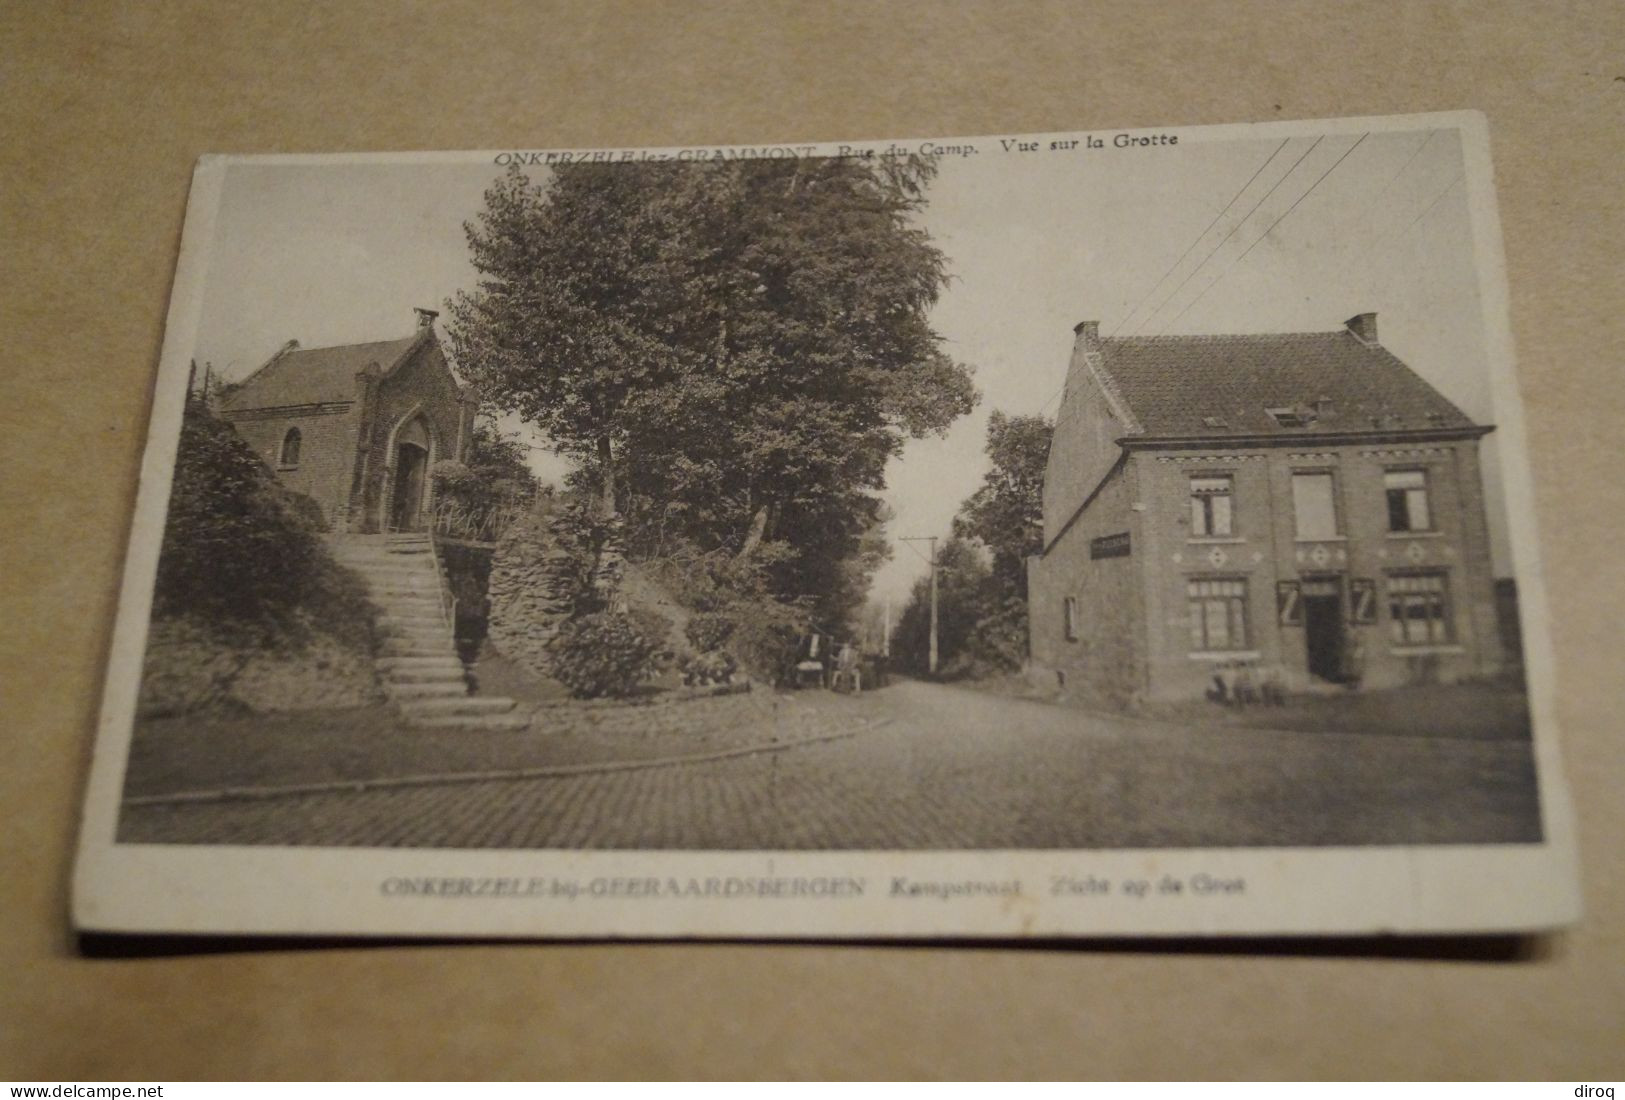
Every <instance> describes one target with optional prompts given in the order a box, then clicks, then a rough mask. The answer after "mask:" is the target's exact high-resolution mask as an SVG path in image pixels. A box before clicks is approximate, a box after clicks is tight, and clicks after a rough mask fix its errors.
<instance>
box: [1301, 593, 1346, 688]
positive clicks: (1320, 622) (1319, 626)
mask: <svg viewBox="0 0 1625 1100" xmlns="http://www.w3.org/2000/svg"><path fill="white" fill-rule="evenodd" d="M1303 627H1304V631H1303V632H1304V641H1305V643H1306V644H1307V646H1308V649H1309V674H1310V675H1311V676H1317V677H1319V678H1320V679H1322V680H1327V681H1330V682H1332V683H1340V682H1342V680H1343V673H1344V669H1343V634H1344V627H1343V578H1342V577H1305V578H1304V581H1303Z"/></svg>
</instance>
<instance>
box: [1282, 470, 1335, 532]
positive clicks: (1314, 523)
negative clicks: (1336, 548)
mask: <svg viewBox="0 0 1625 1100" xmlns="http://www.w3.org/2000/svg"><path fill="white" fill-rule="evenodd" d="M1292 512H1293V515H1295V516H1296V517H1297V521H1298V538H1300V539H1309V540H1313V539H1334V538H1336V537H1337V494H1336V487H1335V483H1334V481H1333V479H1332V475H1331V473H1330V472H1329V471H1318V472H1314V473H1301V474H1293V475H1292Z"/></svg>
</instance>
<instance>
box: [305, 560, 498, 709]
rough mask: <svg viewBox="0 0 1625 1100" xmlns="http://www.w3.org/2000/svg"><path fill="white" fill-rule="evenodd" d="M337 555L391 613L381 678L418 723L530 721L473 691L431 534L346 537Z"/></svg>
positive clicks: (384, 622)
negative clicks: (443, 599)
mask: <svg viewBox="0 0 1625 1100" xmlns="http://www.w3.org/2000/svg"><path fill="white" fill-rule="evenodd" d="M332 549H333V556H334V557H336V558H337V559H338V560H339V562H340V563H342V564H343V565H345V566H348V567H349V568H351V569H353V570H355V571H356V572H357V573H359V574H361V576H362V577H363V578H364V579H365V580H366V582H367V588H368V590H369V594H370V595H371V597H372V601H373V603H375V604H377V605H378V607H379V608H380V609H382V611H383V613H384V614H383V617H382V619H380V621H379V627H380V629H381V630H382V632H383V635H384V640H383V645H382V654H381V655H380V656H379V658H378V662H377V664H378V676H379V679H380V680H381V681H382V682H383V685H384V691H385V692H386V693H387V694H388V695H389V698H390V701H391V702H393V703H394V704H395V705H396V706H397V707H399V708H400V711H401V714H402V715H403V716H404V717H405V718H406V720H407V721H408V722H410V723H411V724H412V725H414V726H453V727H458V728H462V729H520V728H522V727H524V726H526V725H528V724H529V719H528V718H527V717H526V716H525V715H523V714H517V713H515V712H514V701H513V700H512V699H508V698H505V697H502V696H491V695H470V694H469V693H468V678H467V676H466V675H465V673H464V671H463V662H462V660H461V659H460V658H459V657H458V656H457V646H456V642H455V641H454V640H453V636H452V626H451V624H450V623H449V622H447V621H446V613H445V610H444V608H443V607H442V605H441V580H440V572H439V569H438V567H437V566H436V564H435V556H434V550H433V547H432V546H431V545H430V544H429V536H428V535H425V534H403V535H345V536H341V537H338V538H335V539H334V540H333V543H332Z"/></svg>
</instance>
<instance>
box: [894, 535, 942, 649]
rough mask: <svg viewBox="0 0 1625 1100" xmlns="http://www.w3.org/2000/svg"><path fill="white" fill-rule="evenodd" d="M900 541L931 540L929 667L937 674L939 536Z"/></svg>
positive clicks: (916, 537)
mask: <svg viewBox="0 0 1625 1100" xmlns="http://www.w3.org/2000/svg"><path fill="white" fill-rule="evenodd" d="M898 541H899V542H929V543H930V544H931V656H930V660H929V662H928V666H927V667H928V668H929V670H930V673H931V675H933V676H935V675H936V674H937V536H935V535H917V536H915V537H913V538H906V539H899V540H898Z"/></svg>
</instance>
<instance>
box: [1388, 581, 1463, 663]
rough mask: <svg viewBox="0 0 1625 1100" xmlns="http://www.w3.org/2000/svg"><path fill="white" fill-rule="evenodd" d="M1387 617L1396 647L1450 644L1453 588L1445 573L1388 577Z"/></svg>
mask: <svg viewBox="0 0 1625 1100" xmlns="http://www.w3.org/2000/svg"><path fill="white" fill-rule="evenodd" d="M1388 617H1389V620H1390V624H1389V630H1390V631H1391V632H1392V636H1393V639H1394V642H1395V644H1396V645H1439V644H1442V643H1445V642H1448V641H1450V586H1449V584H1448V582H1447V580H1446V577H1445V575H1444V573H1442V572H1415V573H1395V574H1392V575H1391V576H1389V578H1388Z"/></svg>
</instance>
